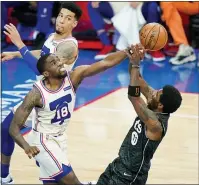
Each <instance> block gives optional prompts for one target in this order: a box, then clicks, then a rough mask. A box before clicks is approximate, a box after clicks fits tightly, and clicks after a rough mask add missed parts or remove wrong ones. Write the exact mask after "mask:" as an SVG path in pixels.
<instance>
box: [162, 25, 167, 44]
mask: <svg viewBox="0 0 199 185" xmlns="http://www.w3.org/2000/svg"><path fill="white" fill-rule="evenodd" d="M163 28H164V27H163ZM164 32H165V35H166V37H165V43H164V45H166V43H167V41H168V34H167V30H166V29H165V28H164Z"/></svg>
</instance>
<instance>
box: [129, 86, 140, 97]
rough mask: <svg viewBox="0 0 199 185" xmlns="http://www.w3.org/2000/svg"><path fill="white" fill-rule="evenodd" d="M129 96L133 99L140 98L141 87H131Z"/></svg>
mask: <svg viewBox="0 0 199 185" xmlns="http://www.w3.org/2000/svg"><path fill="white" fill-rule="evenodd" d="M128 95H129V96H133V97H139V96H140V86H130V85H129V88H128Z"/></svg>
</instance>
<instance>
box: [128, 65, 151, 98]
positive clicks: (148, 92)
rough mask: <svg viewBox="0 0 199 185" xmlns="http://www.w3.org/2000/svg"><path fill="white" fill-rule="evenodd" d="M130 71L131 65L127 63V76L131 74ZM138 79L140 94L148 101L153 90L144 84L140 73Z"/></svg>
mask: <svg viewBox="0 0 199 185" xmlns="http://www.w3.org/2000/svg"><path fill="white" fill-rule="evenodd" d="M131 69H132V63H129V74H131ZM138 79H139V84H140V91H141V93H142V94H143V95H144V96H145V98H146V99H147V100H150V99H151V98H152V94H153V93H154V91H155V90H154V89H153V88H152V87H151V86H149V85H148V84H147V83H146V81H145V80H144V79H143V78H142V75H141V74H140V73H139V77H138Z"/></svg>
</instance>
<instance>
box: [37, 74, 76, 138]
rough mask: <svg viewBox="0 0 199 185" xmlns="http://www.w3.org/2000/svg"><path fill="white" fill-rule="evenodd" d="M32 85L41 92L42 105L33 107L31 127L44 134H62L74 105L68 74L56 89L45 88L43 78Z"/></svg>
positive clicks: (73, 93)
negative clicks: (33, 113)
mask: <svg viewBox="0 0 199 185" xmlns="http://www.w3.org/2000/svg"><path fill="white" fill-rule="evenodd" d="M34 86H35V87H36V88H37V89H38V90H39V91H40V93H41V97H42V102H43V107H42V108H38V107H36V108H35V115H34V120H33V129H34V130H35V131H37V132H41V133H45V134H52V135H53V134H62V133H63V132H64V131H65V130H66V127H67V125H68V123H69V121H70V118H71V114H72V112H73V109H74V105H75V91H74V89H73V86H72V83H71V81H70V77H69V74H68V75H67V76H66V77H65V79H64V81H63V84H62V86H61V87H60V88H59V89H58V90H56V91H51V90H49V89H47V88H46V87H45V86H44V82H43V79H41V80H39V81H37V82H35V83H34Z"/></svg>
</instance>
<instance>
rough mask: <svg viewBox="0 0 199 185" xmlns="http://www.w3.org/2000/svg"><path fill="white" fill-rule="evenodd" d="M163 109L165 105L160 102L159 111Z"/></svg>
mask: <svg viewBox="0 0 199 185" xmlns="http://www.w3.org/2000/svg"><path fill="white" fill-rule="evenodd" d="M163 107H164V105H163V104H162V103H160V102H159V103H158V109H160V110H162V109H163Z"/></svg>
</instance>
